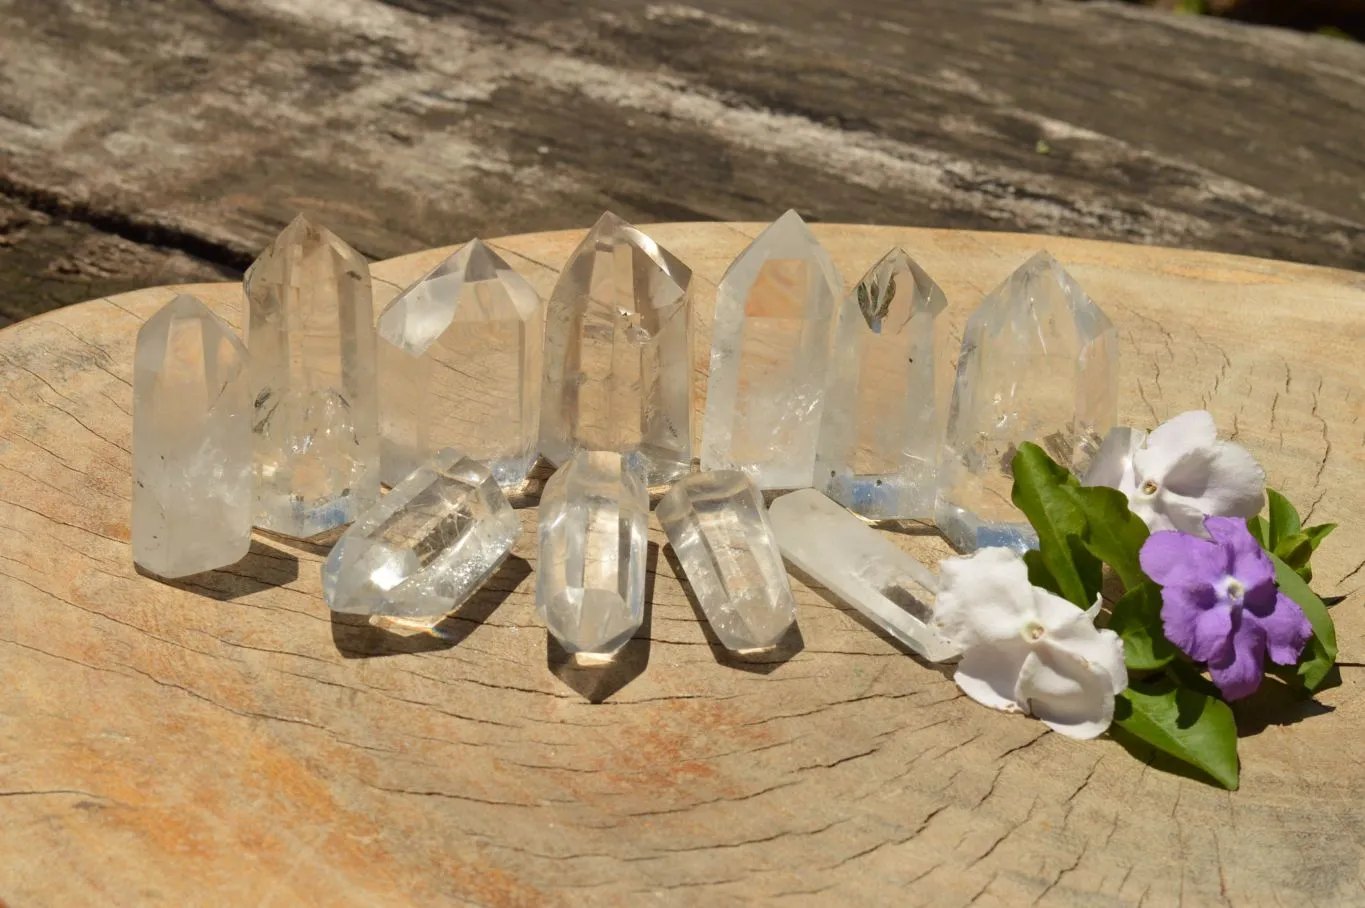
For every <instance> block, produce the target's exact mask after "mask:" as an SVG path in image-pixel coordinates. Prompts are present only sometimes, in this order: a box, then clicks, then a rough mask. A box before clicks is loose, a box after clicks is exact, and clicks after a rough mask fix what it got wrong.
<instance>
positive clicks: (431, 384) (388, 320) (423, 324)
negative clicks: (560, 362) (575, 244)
mask: <svg viewBox="0 0 1365 908" xmlns="http://www.w3.org/2000/svg"><path fill="white" fill-rule="evenodd" d="M544 327H545V308H544V306H543V304H542V303H541V300H540V297H539V296H538V295H537V294H536V292H535V290H534V289H533V288H532V287H531V285H530V284H528V283H527V282H526V280H525V279H524V278H522V277H521V276H520V275H518V274H517V273H516V272H515V271H513V270H512V268H511V266H509V265H508V264H507V263H506V262H505V261H503V260H502V258H501V257H499V256H498V254H497V253H495V252H494V251H493V250H492V249H490V248H489V247H488V246H487V245H485V244H484V243H483V242H482V241H481V240H472V241H470V242H469V243H466V244H465V245H464V246H461V247H460V248H459V249H458V250H457V251H456V252H455V253H453V254H452V255H451V256H450V257H449V258H447V259H446V260H445V261H444V262H442V263H441V264H440V265H438V266H437V267H436V268H435V269H433V270H432V271H430V272H429V273H427V274H426V275H424V276H423V277H422V278H420V279H419V280H417V281H416V282H415V283H413V284H412V286H410V287H408V288H407V289H406V290H404V291H403V292H402V293H401V294H399V295H398V297H397V298H395V299H394V300H393V302H391V303H390V304H389V305H388V307H387V308H386V309H385V310H384V313H383V314H382V315H381V316H380V317H379V328H378V330H379V337H380V344H379V355H380V363H379V365H380V381H379V389H380V398H381V403H382V408H381V411H380V425H381V434H382V462H383V480H384V481H385V482H387V483H389V484H390V485H392V484H395V483H397V482H398V481H400V480H401V479H402V478H403V477H404V476H406V475H407V474H408V473H410V472H412V470H414V469H415V468H416V467H417V466H419V465H420V464H421V463H423V462H424V461H425V460H427V459H428V458H430V457H431V456H432V454H433V453H434V452H435V451H436V450H438V449H440V448H445V447H457V448H459V449H460V450H461V451H463V452H465V454H467V455H468V456H469V457H471V458H473V459H475V460H479V461H482V462H484V463H486V464H487V465H488V467H489V469H490V470H492V471H493V475H494V476H495V477H496V478H497V480H498V483H499V484H500V485H502V486H503V487H504V488H513V487H515V486H518V485H520V484H521V483H522V481H523V480H524V479H525V478H526V473H527V470H529V469H530V467H531V464H532V462H533V461H534V460H535V456H536V437H537V434H538V432H539V430H540V393H541V387H540V382H541V360H542V355H541V349H542V341H543V335H544Z"/></svg>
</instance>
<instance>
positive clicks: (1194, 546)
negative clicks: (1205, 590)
mask: <svg viewBox="0 0 1365 908" xmlns="http://www.w3.org/2000/svg"><path fill="white" fill-rule="evenodd" d="M1138 563H1139V564H1140V565H1142V571H1143V573H1145V574H1146V575H1147V576H1148V577H1151V578H1152V579H1153V580H1155V581H1156V582H1157V583H1159V584H1161V585H1162V586H1199V585H1202V584H1212V583H1213V582H1214V581H1216V580H1218V579H1219V578H1221V577H1223V576H1225V575H1226V574H1227V573H1228V568H1229V564H1228V554H1227V552H1225V551H1224V550H1223V549H1222V547H1221V546H1218V545H1216V544H1214V543H1212V542H1209V541H1208V540H1206V539H1200V538H1199V537H1197V536H1191V535H1190V534H1189V533H1180V532H1159V533H1153V534H1152V535H1150V536H1148V537H1147V541H1146V542H1144V543H1143V544H1142V549H1141V551H1139V552H1138Z"/></svg>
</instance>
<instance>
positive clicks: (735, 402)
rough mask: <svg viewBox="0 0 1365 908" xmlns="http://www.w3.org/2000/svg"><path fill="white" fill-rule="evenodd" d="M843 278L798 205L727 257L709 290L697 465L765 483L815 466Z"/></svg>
mask: <svg viewBox="0 0 1365 908" xmlns="http://www.w3.org/2000/svg"><path fill="white" fill-rule="evenodd" d="M842 295H843V280H842V278H840V277H839V272H838V271H837V270H836V269H835V267H834V262H832V261H831V260H830V257H829V254H828V253H827V252H825V249H824V247H823V246H821V245H820V242H819V241H818V240H816V238H815V236H814V234H812V233H811V232H810V229H809V228H808V227H807V226H806V223H805V222H804V221H802V220H801V216H800V215H798V214H797V213H796V212H795V211H788V212H787V213H786V214H784V215H782V217H780V218H778V219H777V220H776V221H774V222H773V223H771V224H769V225H768V227H767V229H765V230H764V231H763V232H762V233H760V234H759V235H758V237H757V238H756V239H755V240H754V241H753V242H752V243H750V244H749V246H748V248H746V249H745V250H744V251H743V252H741V253H740V254H739V257H738V258H736V259H735V260H734V262H733V263H732V264H731V265H730V267H729V268H728V269H727V270H726V272H725V276H724V277H723V278H722V279H721V282H720V286H719V288H718V289H717V293H716V320H715V326H714V329H713V334H712V340H711V375H710V379H709V380H708V384H707V391H706V412H705V414H704V416H703V417H702V441H701V447H702V450H701V466H702V469H703V470H724V469H733V470H743V471H744V472H745V473H748V474H749V475H750V476H751V477H753V479H754V481H755V482H756V483H757V484H758V486H759V488H762V489H788V488H804V487H806V486H809V485H810V484H811V481H812V477H813V475H814V470H815V449H816V443H817V441H818V437H819V433H820V416H821V412H822V408H823V400H824V389H825V370H826V366H827V364H828V360H829V339H830V324H831V320H832V318H833V315H834V309H835V305H836V303H837V301H838V300H839V298H840V297H841V296H842Z"/></svg>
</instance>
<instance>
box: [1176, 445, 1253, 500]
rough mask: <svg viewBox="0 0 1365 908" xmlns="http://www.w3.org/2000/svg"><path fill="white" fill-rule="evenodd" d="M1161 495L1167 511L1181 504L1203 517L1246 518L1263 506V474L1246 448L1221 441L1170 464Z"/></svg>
mask: <svg viewBox="0 0 1365 908" xmlns="http://www.w3.org/2000/svg"><path fill="white" fill-rule="evenodd" d="M1160 494H1162V495H1163V497H1164V498H1166V499H1169V501H1168V502H1167V505H1166V507H1167V510H1170V509H1171V508H1172V507H1173V504H1172V502H1180V503H1182V504H1183V506H1184V507H1185V508H1187V509H1190V510H1195V511H1199V512H1200V513H1202V514H1212V515H1214V516H1219V517H1245V518H1248V519H1249V518H1252V517H1255V516H1256V515H1257V514H1259V513H1260V512H1261V508H1263V507H1264V506H1265V471H1264V470H1262V469H1261V465H1260V464H1258V463H1257V462H1256V459H1255V458H1254V457H1252V456H1251V454H1250V453H1249V452H1248V451H1247V450H1246V448H1243V447H1242V446H1241V445H1236V444H1232V443H1231V442H1220V443H1219V444H1216V445H1214V446H1213V447H1211V448H1204V449H1200V450H1198V451H1192V452H1190V453H1189V454H1187V455H1186V456H1185V457H1183V458H1181V459H1180V460H1179V461H1177V462H1176V463H1175V464H1173V465H1172V466H1171V469H1170V470H1169V471H1168V472H1167V474H1166V477H1165V480H1164V483H1163V488H1162V492H1161V493H1160Z"/></svg>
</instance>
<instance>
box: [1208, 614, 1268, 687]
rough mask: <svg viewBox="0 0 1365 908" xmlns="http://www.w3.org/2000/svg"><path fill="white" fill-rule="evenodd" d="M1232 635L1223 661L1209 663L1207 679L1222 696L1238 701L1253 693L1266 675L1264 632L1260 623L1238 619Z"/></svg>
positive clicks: (1244, 618)
mask: <svg viewBox="0 0 1365 908" xmlns="http://www.w3.org/2000/svg"><path fill="white" fill-rule="evenodd" d="M1240 617H1241V619H1242V620H1240V621H1238V622H1236V627H1235V628H1234V630H1233V632H1232V646H1231V647H1229V649H1228V655H1227V657H1226V658H1224V659H1222V660H1220V661H1218V662H1211V663H1209V677H1210V678H1212V679H1213V683H1214V684H1216V685H1218V689H1219V690H1221V691H1222V692H1223V696H1224V697H1226V698H1227V699H1229V700H1240V699H1242V698H1243V697H1249V696H1251V695H1252V694H1254V693H1256V689H1257V688H1259V687H1260V686H1261V678H1262V677H1264V676H1265V631H1264V630H1263V629H1262V628H1261V625H1260V622H1258V621H1256V620H1255V619H1254V618H1253V619H1251V620H1247V619H1248V617H1249V616H1248V615H1247V614H1246V612H1243V613H1242V615H1241V616H1240Z"/></svg>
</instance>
